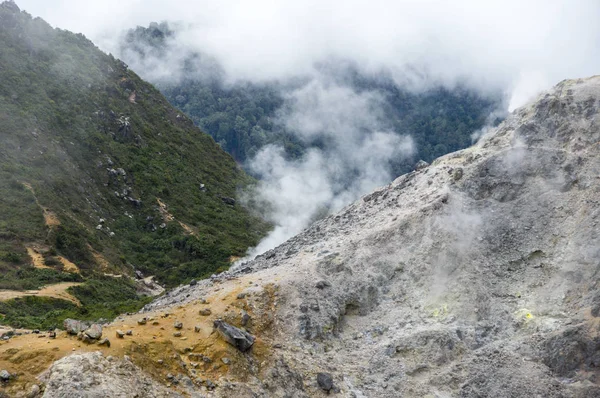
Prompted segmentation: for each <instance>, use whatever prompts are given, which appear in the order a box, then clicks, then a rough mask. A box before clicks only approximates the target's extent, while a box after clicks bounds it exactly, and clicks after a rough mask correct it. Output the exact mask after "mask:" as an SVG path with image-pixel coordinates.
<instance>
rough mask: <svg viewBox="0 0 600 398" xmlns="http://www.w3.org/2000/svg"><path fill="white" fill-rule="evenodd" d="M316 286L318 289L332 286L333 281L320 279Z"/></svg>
mask: <svg viewBox="0 0 600 398" xmlns="http://www.w3.org/2000/svg"><path fill="white" fill-rule="evenodd" d="M315 287H316V288H317V289H325V288H326V287H331V283H329V282H328V281H318V282H317V284H316V285H315Z"/></svg>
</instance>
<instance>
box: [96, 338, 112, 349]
mask: <svg viewBox="0 0 600 398" xmlns="http://www.w3.org/2000/svg"><path fill="white" fill-rule="evenodd" d="M98 345H105V346H107V347H110V340H109V339H102V340H100V341H99V342H98Z"/></svg>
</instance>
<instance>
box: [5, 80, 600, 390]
mask: <svg viewBox="0 0 600 398" xmlns="http://www.w3.org/2000/svg"><path fill="white" fill-rule="evenodd" d="M599 101H600V77H592V78H588V79H580V80H569V81H563V82H561V83H559V84H558V85H557V86H556V87H555V88H554V89H552V90H551V91H549V92H548V93H545V94H543V95H541V96H540V97H539V98H538V99H537V100H536V101H535V102H533V103H531V104H530V105H528V106H525V107H523V108H521V109H518V110H517V111H515V113H514V114H513V115H511V116H510V117H509V118H508V119H507V120H506V121H505V122H504V123H503V124H501V125H500V126H499V127H498V128H497V129H495V130H494V131H492V132H490V133H489V134H487V135H486V136H485V137H483V138H482V139H481V140H480V142H478V143H477V144H476V145H475V146H473V147H471V148H469V149H466V150H463V151H460V152H456V153H453V154H450V155H447V156H444V157H442V158H439V159H438V160H436V161H434V162H433V163H432V164H431V165H426V164H420V165H419V167H418V169H417V170H415V171H414V172H412V173H409V174H406V175H403V176H401V177H399V178H398V179H396V180H395V181H394V182H393V183H391V184H390V185H388V186H385V187H383V188H381V189H380V190H378V191H376V192H373V193H371V194H369V195H367V196H365V197H363V198H362V199H361V200H359V201H358V202H356V203H354V204H352V205H350V206H348V207H347V208H345V209H343V210H342V211H341V212H339V213H338V214H336V215H334V216H331V217H328V218H326V219H323V220H321V221H319V222H317V223H315V224H314V225H312V226H311V227H310V228H309V229H307V230H305V231H304V232H303V233H301V234H300V235H298V236H296V237H294V238H293V239H291V240H289V241H288V242H286V243H284V244H283V245H281V246H280V247H278V248H276V249H274V250H272V251H270V252H267V253H265V254H264V255H262V256H260V257H259V258H257V259H255V260H254V261H252V262H249V263H247V264H242V265H239V266H237V268H236V269H235V270H232V271H230V272H226V273H222V274H220V275H218V276H214V277H213V278H211V279H208V280H204V281H200V282H197V283H196V282H194V283H192V284H191V285H186V286H181V287H179V288H177V289H175V290H173V291H170V292H168V293H167V294H166V295H164V296H162V297H161V298H159V299H157V300H155V301H154V302H153V303H151V304H149V305H147V306H146V307H145V308H144V310H143V313H140V314H133V315H124V316H122V317H120V318H118V319H117V320H115V321H114V322H113V323H112V324H110V325H104V330H103V332H104V335H105V336H108V338H109V339H110V343H109V344H110V346H109V347H107V346H106V345H102V346H100V345H98V344H95V343H92V344H86V343H84V342H83V341H82V340H78V339H77V336H75V335H73V336H68V335H67V334H66V333H65V332H61V333H59V334H58V335H57V337H56V338H54V339H51V338H49V335H43V336H44V337H43V338H40V337H37V335H33V334H31V335H23V336H18V337H15V338H12V339H10V340H9V341H7V342H5V343H3V344H2V345H0V369H5V370H6V373H3V374H4V376H7V377H4V378H3V380H5V381H3V382H2V383H3V384H2V388H3V391H5V393H6V394H7V395H9V396H31V397H34V396H38V395H41V396H44V397H67V396H87V397H100V396H106V395H105V392H106V391H110V395H111V396H115V397H133V396H177V394H179V395H182V396H193V397H207V396H210V397H231V396H236V397H257V396H258V397H313V396H314V397H318V396H326V395H334V396H336V395H337V396H344V397H573V398H575V397H577V398H584V397H586V398H591V397H597V396H600V384H599V383H600V371H599V369H600V289H599V286H598V270H599V266H600V244H599V243H600V242H599V241H598V237H599V233H600V226H599V225H598V215H599V214H600V206H599V202H598V201H599V200H600V196H599V191H600V151H599V148H598V145H599V143H600V128H599V123H600V117H599V114H598V110H599V106H600V102H599ZM215 321H216V322H215ZM129 330H131V334H127V332H128V331H129ZM119 332H121V333H122V334H123V336H121V335H120V334H119ZM95 351H100V352H101V353H100V354H99V353H94V352H95ZM55 361H56V362H55ZM0 376H2V375H0ZM125 380H127V381H128V382H125ZM159 385H160V386H159Z"/></svg>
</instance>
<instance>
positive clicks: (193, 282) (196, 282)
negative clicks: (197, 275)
mask: <svg viewBox="0 0 600 398" xmlns="http://www.w3.org/2000/svg"><path fill="white" fill-rule="evenodd" d="M197 284H198V281H196V280H195V279H192V280H191V281H190V286H196V285H197Z"/></svg>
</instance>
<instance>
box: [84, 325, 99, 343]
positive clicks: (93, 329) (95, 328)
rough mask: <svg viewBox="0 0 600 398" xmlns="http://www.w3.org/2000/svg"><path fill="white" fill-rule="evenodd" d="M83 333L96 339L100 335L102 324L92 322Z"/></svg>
mask: <svg viewBox="0 0 600 398" xmlns="http://www.w3.org/2000/svg"><path fill="white" fill-rule="evenodd" d="M83 333H84V334H85V335H86V336H88V337H89V338H90V339H92V340H98V339H99V338H100V337H102V326H101V325H100V324H98V323H94V324H93V325H92V326H90V327H89V328H87V329H86V330H85V331H84V332H83Z"/></svg>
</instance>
